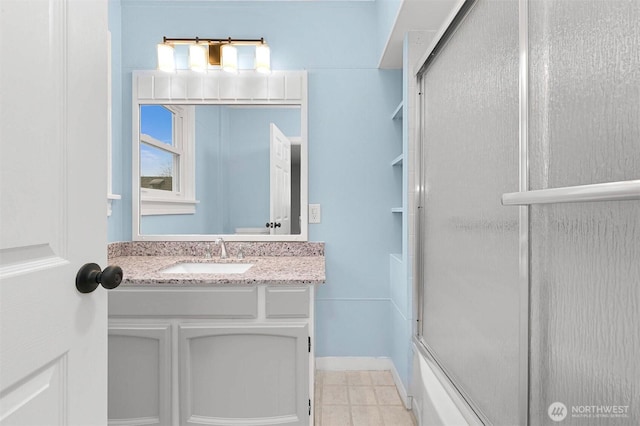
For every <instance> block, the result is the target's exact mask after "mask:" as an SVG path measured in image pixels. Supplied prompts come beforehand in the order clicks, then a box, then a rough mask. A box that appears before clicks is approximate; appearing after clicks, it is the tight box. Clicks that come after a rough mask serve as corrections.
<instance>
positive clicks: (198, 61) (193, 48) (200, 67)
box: [189, 43, 209, 72]
mask: <svg viewBox="0 0 640 426" xmlns="http://www.w3.org/2000/svg"><path fill="white" fill-rule="evenodd" d="M207 47H208V46H207V45H205V44H199V43H196V44H191V45H189V68H191V70H192V71H197V72H205V71H207V59H208V56H209V50H208V49H207Z"/></svg>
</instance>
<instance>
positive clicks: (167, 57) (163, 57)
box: [158, 43, 176, 72]
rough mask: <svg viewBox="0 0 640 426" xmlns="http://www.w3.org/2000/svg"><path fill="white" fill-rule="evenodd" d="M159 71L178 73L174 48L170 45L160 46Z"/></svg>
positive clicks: (162, 44) (163, 44) (161, 44)
mask: <svg viewBox="0 0 640 426" xmlns="http://www.w3.org/2000/svg"><path fill="white" fill-rule="evenodd" d="M158 69H159V70H161V71H166V72H175V71H176V59H175V57H174V56H173V46H171V45H170V44H165V43H160V44H158Z"/></svg>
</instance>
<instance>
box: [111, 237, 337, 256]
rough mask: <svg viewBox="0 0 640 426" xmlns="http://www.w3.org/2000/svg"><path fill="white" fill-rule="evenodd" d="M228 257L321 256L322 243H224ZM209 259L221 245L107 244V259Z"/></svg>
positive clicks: (160, 242)
mask: <svg viewBox="0 0 640 426" xmlns="http://www.w3.org/2000/svg"><path fill="white" fill-rule="evenodd" d="M225 244H226V246H227V251H228V252H229V255H230V256H235V255H236V253H238V251H239V250H240V248H242V252H243V253H244V255H245V256H276V257H278V256H296V257H298V256H324V243H322V242H281V241H278V242H254V241H252V242H239V241H226V242H225ZM208 250H210V251H211V255H212V256H219V255H220V246H219V245H217V244H215V243H214V242H212V241H124V242H117V243H109V245H108V256H109V258H114V257H121V256H204V255H205V253H206V251H208Z"/></svg>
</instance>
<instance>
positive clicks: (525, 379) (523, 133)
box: [413, 0, 530, 426]
mask: <svg viewBox="0 0 640 426" xmlns="http://www.w3.org/2000/svg"><path fill="white" fill-rule="evenodd" d="M477 2H478V0H466V1H464V2H463V3H462V4H461V5H460V7H459V9H458V11H457V13H455V14H454V16H453V17H452V18H451V20H450V22H448V24H447V25H446V29H445V30H444V31H443V32H442V33H441V34H440V35H439V36H438V37H437V39H436V42H435V43H434V44H433V45H431V46H430V48H429V49H428V50H427V52H426V53H425V55H424V56H423V59H422V60H421V61H419V62H418V64H419V65H418V67H417V69H416V70H415V72H414V75H415V78H416V81H417V83H418V84H417V87H419V88H420V93H419V95H420V100H419V108H417V111H418V114H419V117H418V126H417V128H418V130H417V146H416V156H417V163H416V164H417V166H418V167H417V169H418V185H417V187H416V193H415V198H416V199H415V205H416V211H415V214H416V220H415V226H416V234H415V235H416V239H415V243H414V250H415V253H416V257H415V258H416V259H417V261H416V262H414V264H413V269H414V271H413V273H414V276H415V277H417V280H416V285H415V286H414V301H415V302H414V314H415V317H416V318H417V322H416V328H415V332H414V338H413V341H414V344H415V345H416V347H417V348H418V350H419V351H420V353H421V354H422V355H423V356H425V357H427V358H428V359H430V360H431V361H432V362H433V363H434V364H435V365H436V366H437V367H438V368H439V369H440V371H434V373H436V375H437V376H438V378H439V379H440V380H441V381H445V382H447V384H448V385H449V386H448V388H450V389H451V390H453V391H454V392H456V393H457V394H458V395H457V396H458V398H456V399H457V400H458V401H464V403H466V404H467V407H459V408H460V409H461V410H462V411H463V415H465V417H469V416H470V415H475V416H476V417H477V419H473V420H478V421H480V422H482V423H483V424H491V422H490V420H489V419H488V418H487V417H486V416H485V415H484V414H483V413H482V411H481V410H480V409H479V408H478V407H475V405H474V404H473V403H472V402H471V401H472V399H471V398H470V397H469V396H468V395H467V394H466V392H465V391H464V390H463V389H462V388H461V387H460V386H458V385H457V384H456V382H455V380H453V379H452V376H451V375H450V374H449V373H448V372H447V370H446V369H445V368H444V367H443V365H442V363H441V362H440V360H439V359H438V357H437V356H436V355H435V353H434V352H433V351H432V350H431V348H430V347H429V345H428V344H427V342H426V341H425V339H424V336H423V335H422V325H423V318H424V316H423V315H424V312H423V308H424V306H423V297H424V288H423V278H424V270H423V262H422V261H421V259H422V255H423V248H422V243H421V240H422V237H423V235H422V232H423V226H422V222H423V220H424V219H423V217H422V213H423V206H424V195H425V181H424V179H425V177H424V159H423V155H422V154H423V153H422V145H423V142H424V140H423V137H424V131H423V129H424V119H423V117H424V114H423V111H424V100H425V97H426V96H425V94H424V91H423V77H424V75H425V74H426V72H427V70H428V68H429V65H430V64H431V62H432V61H433V59H434V58H435V57H436V56H437V55H438V53H439V51H440V50H441V49H442V48H444V46H445V45H446V43H447V40H448V39H449V38H450V37H451V36H452V35H453V34H454V33H455V31H456V29H457V28H458V26H459V25H461V23H462V21H463V20H464V18H465V16H466V14H467V13H468V12H469V11H470V10H471V9H472V8H473V6H474V5H475V4H476V3H477ZM528 10H529V0H518V37H519V40H518V50H519V52H518V53H519V63H518V72H519V76H518V77H519V80H518V90H519V95H518V109H519V111H518V114H519V117H518V118H519V143H518V145H519V146H518V150H519V155H518V161H519V164H518V167H519V176H518V191H519V193H526V192H528V191H529V156H528V152H529V149H528V148H529V146H528V133H529V114H528V108H529V72H528V71H529V15H528ZM518 228H519V241H518V256H519V279H518V283H517V285H518V290H519V340H518V347H519V350H518V420H519V424H520V425H522V426H528V425H529V358H530V356H529V352H530V324H529V321H530V303H529V295H530V266H529V231H530V223H529V206H528V205H520V206H519V217H518ZM463 408H466V409H463Z"/></svg>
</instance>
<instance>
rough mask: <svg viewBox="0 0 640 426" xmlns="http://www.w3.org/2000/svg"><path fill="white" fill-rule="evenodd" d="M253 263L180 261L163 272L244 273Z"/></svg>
mask: <svg viewBox="0 0 640 426" xmlns="http://www.w3.org/2000/svg"><path fill="white" fill-rule="evenodd" d="M252 266H253V263H194V262H185V263H178V264H176V265H173V266H170V267H168V268H166V269H163V270H162V271H160V272H162V273H163V274H244V273H245V272H247V271H248V270H249V268H251V267H252Z"/></svg>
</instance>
